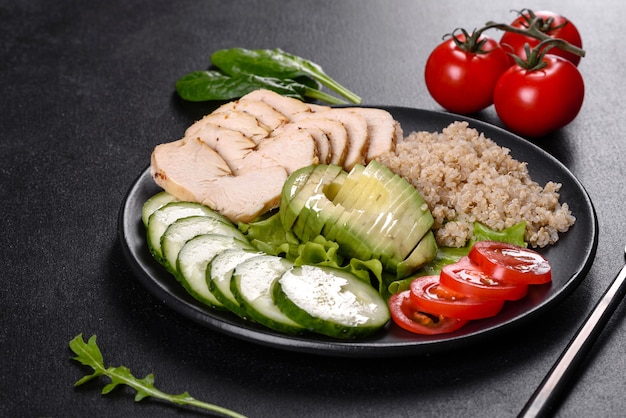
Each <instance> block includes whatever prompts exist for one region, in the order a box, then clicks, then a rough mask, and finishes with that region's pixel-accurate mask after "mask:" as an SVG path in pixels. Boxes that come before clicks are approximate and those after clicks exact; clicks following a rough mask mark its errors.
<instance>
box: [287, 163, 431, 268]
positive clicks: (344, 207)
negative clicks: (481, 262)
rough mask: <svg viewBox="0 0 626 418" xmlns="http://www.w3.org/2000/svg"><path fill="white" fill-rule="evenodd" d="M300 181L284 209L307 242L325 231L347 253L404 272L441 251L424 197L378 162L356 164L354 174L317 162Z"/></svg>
mask: <svg viewBox="0 0 626 418" xmlns="http://www.w3.org/2000/svg"><path fill="white" fill-rule="evenodd" d="M329 167H335V168H333V169H331V168H329ZM296 183H297V188H298V190H297V192H296V193H295V195H294V196H290V197H291V200H290V201H289V203H288V205H287V208H286V209H284V211H285V213H288V214H289V216H288V219H293V222H292V224H291V226H290V227H289V228H292V231H293V232H294V234H295V235H296V236H298V237H299V238H300V239H302V240H303V241H309V240H312V239H313V238H315V237H316V236H318V235H323V236H324V237H325V238H326V239H327V240H329V241H335V242H337V243H338V244H339V250H338V251H339V252H340V253H341V254H342V255H344V256H345V257H347V258H351V257H354V258H359V259H362V260H368V259H371V258H378V259H380V260H381V262H382V263H383V265H384V266H385V268H386V270H388V271H389V272H392V273H394V274H395V275H397V276H398V277H403V276H404V275H405V274H410V273H411V272H413V271H414V270H415V269H417V268H418V267H419V266H420V265H422V264H423V263H425V262H427V261H428V260H430V259H432V258H433V257H434V255H435V254H436V243H435V241H434V235H433V234H432V232H430V228H431V227H432V224H433V218H432V215H431V213H430V211H429V209H428V206H427V205H426V203H425V201H424V198H423V197H422V195H421V194H420V193H419V191H418V190H417V189H416V188H415V187H413V186H412V185H411V184H410V183H409V182H408V181H406V180H405V179H403V178H402V177H400V176H398V175H396V174H394V173H393V172H392V171H391V170H389V169H388V168H387V167H386V166H384V165H382V164H380V163H378V162H377V161H372V162H370V163H369V164H368V165H367V166H362V165H356V166H355V167H354V168H353V169H352V170H351V171H350V172H349V173H346V172H345V171H343V170H342V169H341V168H340V167H338V166H316V168H315V169H314V170H313V171H312V172H311V173H309V176H308V178H307V180H306V182H304V184H300V183H299V182H296ZM281 210H283V208H282V207H281ZM286 228H287V226H286ZM433 248H434V251H433Z"/></svg>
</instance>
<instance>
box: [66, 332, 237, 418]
mask: <svg viewBox="0 0 626 418" xmlns="http://www.w3.org/2000/svg"><path fill="white" fill-rule="evenodd" d="M70 349H71V350H72V351H73V352H74V353H75V354H76V356H75V357H72V358H73V359H74V360H76V361H78V362H80V363H81V364H83V365H85V366H89V367H91V368H92V369H93V370H94V372H93V374H91V375H87V376H85V377H83V378H82V379H80V380H78V381H77V382H76V383H75V384H74V386H79V385H82V384H83V383H85V382H87V381H89V380H92V379H93V378H96V377H98V376H106V377H108V378H109V379H110V380H111V383H109V384H107V385H105V386H104V388H103V389H102V394H103V395H106V394H108V393H110V392H111V391H112V390H113V389H115V388H116V387H117V386H119V385H125V386H128V387H130V388H133V389H135V391H137V393H136V395H135V402H139V401H141V400H143V399H145V398H148V397H152V398H156V399H162V400H165V401H168V402H172V403H174V404H177V405H189V406H195V407H198V408H201V409H206V410H209V411H212V412H216V413H219V414H222V415H224V416H228V417H235V418H245V417H244V416H243V415H241V414H239V413H237V412H234V411H231V410H229V409H226V408H222V407H220V406H217V405H213V404H209V403H205V402H202V401H199V400H197V399H195V398H193V397H191V396H190V395H189V393H187V392H183V393H181V394H179V395H170V394H167V393H165V392H161V391H160V390H158V389H157V388H156V387H154V375H152V374H149V375H147V376H146V377H144V378H143V379H138V378H136V377H135V376H133V374H132V373H131V371H130V369H128V368H127V367H124V366H120V367H109V368H106V367H105V366H104V360H103V357H102V353H101V352H100V349H99V348H98V345H97V344H96V336H95V335H93V336H91V337H90V338H89V340H88V342H87V343H85V341H84V340H83V335H82V334H79V335H77V336H76V337H75V338H74V339H72V340H71V341H70Z"/></svg>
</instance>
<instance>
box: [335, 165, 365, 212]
mask: <svg viewBox="0 0 626 418" xmlns="http://www.w3.org/2000/svg"><path fill="white" fill-rule="evenodd" d="M364 170H365V167H364V166H362V165H360V164H357V165H355V166H354V167H353V168H352V170H350V172H349V173H348V176H347V177H346V179H345V181H344V182H343V184H342V185H341V187H340V188H339V189H338V190H337V193H336V194H335V196H333V198H332V201H333V202H334V203H335V204H341V205H343V206H345V207H350V206H349V203H346V202H349V201H350V200H351V199H354V197H355V196H354V192H355V191H356V190H355V187H356V184H358V181H359V177H361V174H362V173H363V171H364Z"/></svg>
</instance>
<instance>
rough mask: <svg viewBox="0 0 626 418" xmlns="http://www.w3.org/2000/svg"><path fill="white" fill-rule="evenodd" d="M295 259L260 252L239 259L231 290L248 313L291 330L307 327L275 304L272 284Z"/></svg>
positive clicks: (278, 328) (272, 326) (277, 328)
mask: <svg viewBox="0 0 626 418" xmlns="http://www.w3.org/2000/svg"><path fill="white" fill-rule="evenodd" d="M292 266H293V263H291V262H290V261H287V260H286V259H284V258H282V257H277V256H273V255H265V254H264V255H259V256H256V257H251V258H248V259H247V260H245V261H243V262H241V263H239V264H238V265H237V267H235V270H234V271H233V278H232V280H231V283H230V290H231V292H232V293H233V295H234V296H235V298H236V299H237V301H238V302H239V304H240V305H241V306H243V309H244V310H245V312H246V314H247V315H249V316H250V317H251V318H252V319H254V320H255V321H256V322H258V323H259V324H262V325H265V326H266V327H268V328H270V329H273V330H275V331H279V332H284V333H287V334H301V333H303V332H304V331H306V329H305V328H304V327H303V326H302V325H300V324H298V323H297V322H295V321H293V320H292V319H291V318H289V317H288V316H287V315H285V314H284V313H283V312H282V311H281V310H280V309H278V307H277V306H276V305H275V304H274V299H273V298H272V285H273V284H274V282H275V281H276V280H277V279H278V278H279V277H281V276H282V275H283V273H285V272H286V271H287V270H289V268H291V267H292Z"/></svg>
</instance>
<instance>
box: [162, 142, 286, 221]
mask: <svg viewBox="0 0 626 418" xmlns="http://www.w3.org/2000/svg"><path fill="white" fill-rule="evenodd" d="M150 170H151V175H152V178H153V179H154V181H155V182H156V183H157V184H158V185H159V186H161V187H162V188H163V189H164V190H165V191H167V192H168V193H170V194H172V195H173V196H176V197H177V198H178V199H180V200H184V201H191V202H198V203H203V204H205V205H207V206H209V207H210V208H212V209H213V210H216V211H218V212H220V213H222V214H223V215H224V216H226V217H227V218H229V219H230V220H231V221H233V222H235V223H237V222H250V221H252V220H254V219H256V218H257V217H259V216H260V215H262V214H263V213H266V212H267V211H269V210H271V209H274V208H276V207H278V205H279V203H280V194H281V191H282V187H283V184H284V183H285V181H286V180H287V171H285V169H284V168H282V167H280V166H270V167H264V168H260V169H258V170H250V171H248V172H246V173H243V174H242V175H239V176H234V175H233V174H232V172H231V171H230V169H229V167H228V165H227V164H226V163H225V162H224V160H223V159H222V158H221V156H220V155H219V154H218V153H217V152H216V151H215V150H214V149H213V148H211V147H209V146H208V145H207V144H206V143H205V142H203V141H201V140H200V139H198V138H193V137H186V138H183V139H180V140H178V141H174V142H169V143H166V144H161V145H157V146H156V147H155V149H154V151H153V153H152V158H151V166H150Z"/></svg>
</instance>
